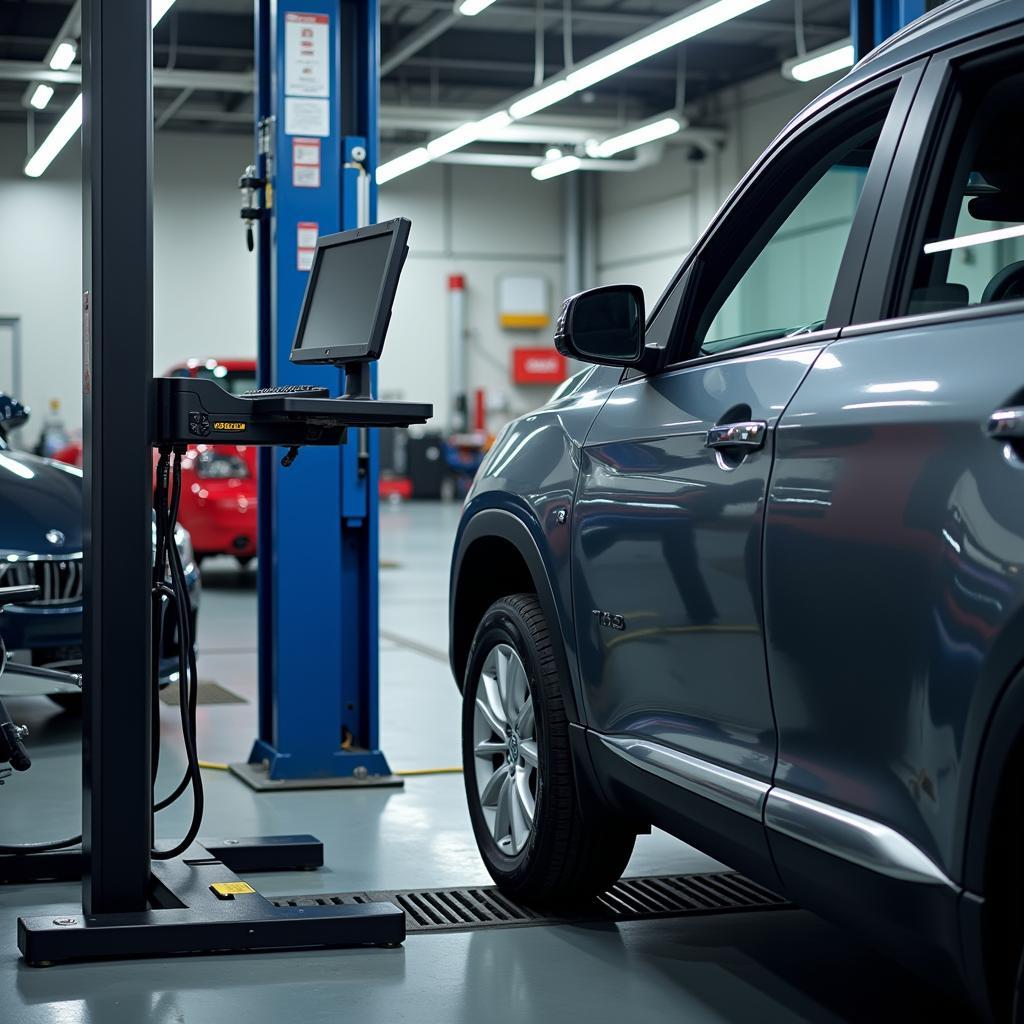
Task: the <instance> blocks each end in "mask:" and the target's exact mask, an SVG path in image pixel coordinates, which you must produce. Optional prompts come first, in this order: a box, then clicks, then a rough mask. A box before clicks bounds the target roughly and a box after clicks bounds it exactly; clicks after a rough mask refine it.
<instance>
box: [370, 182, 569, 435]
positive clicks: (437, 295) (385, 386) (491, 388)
mask: <svg viewBox="0 0 1024 1024" xmlns="http://www.w3.org/2000/svg"><path fill="white" fill-rule="evenodd" d="M561 196H562V189H561V183H560V182H558V181H552V182H537V181H534V180H533V179H532V178H531V177H530V175H529V173H528V172H527V171H525V170H519V169H510V168H487V169H481V168H475V167H461V166H457V165H450V164H430V165H427V166H426V167H423V168H420V169H419V170H417V171H413V172H412V173H411V174H407V175H404V176H403V177H401V178H396V179H395V180H394V181H392V182H389V183H388V184H386V185H385V186H383V188H381V190H380V199H379V216H380V218H381V219H386V218H389V217H397V216H403V217H408V218H410V219H411V220H412V232H411V234H410V236H409V250H410V251H409V260H408V262H407V263H406V266H405V272H404V274H403V277H402V285H401V287H400V288H399V291H398V298H397V301H396V304H395V312H394V319H393V320H392V324H391V330H390V333H389V335H388V346H387V348H386V349H385V353H384V359H383V360H382V362H381V366H380V378H379V380H380V389H381V393H382V394H391V395H393V396H394V397H402V398H406V399H421V398H426V399H428V400H430V401H432V402H433V403H434V406H435V420H436V421H437V422H439V423H440V424H442V425H443V424H444V423H445V422H446V419H447V415H446V410H447V409H448V408H449V407H450V401H451V400H452V396H451V395H450V394H449V391H450V389H449V385H448V382H449V376H450V366H449V357H450V345H449V343H448V339H449V336H450V315H449V312H450V311H449V298H448V291H447V282H448V277H449V275H451V274H463V275H464V276H465V279H466V323H467V328H468V330H467V334H468V379H469V382H470V386H471V388H477V387H483V388H486V389H487V391H488V395H489V401H491V402H496V403H499V404H500V401H501V399H502V398H504V400H505V403H506V405H507V408H506V410H505V411H504V412H502V411H500V410H498V411H496V412H495V414H494V415H493V416H492V417H491V422H490V424H489V425H490V426H491V427H492V429H493V428H494V427H495V426H497V425H498V424H499V423H500V422H502V421H503V420H505V419H508V418H509V417H510V416H511V415H515V414H518V413H520V412H525V411H527V410H529V409H531V408H534V407H535V406H537V405H539V404H540V403H541V402H543V401H545V400H546V399H547V397H548V395H549V393H550V391H551V386H550V385H540V386H520V387H515V386H513V385H512V384H511V367H512V350H513V348H515V347H517V346H537V345H548V344H550V342H551V335H552V327H553V315H554V312H555V311H556V310H557V308H558V305H559V304H560V303H561V300H562V298H563V295H562V291H563V287H562V278H563V263H562V260H563V248H564V247H563V239H562V203H561ZM524 272H525V273H531V274H539V275H542V276H544V277H545V278H547V280H548V281H549V283H550V296H551V305H552V310H551V312H552V326H551V327H547V328H544V329H542V330H538V331H522V330H516V331H509V330H503V329H502V328H501V327H500V326H499V324H498V308H497V287H498V279H499V277H501V275H503V274H509V273H524Z"/></svg>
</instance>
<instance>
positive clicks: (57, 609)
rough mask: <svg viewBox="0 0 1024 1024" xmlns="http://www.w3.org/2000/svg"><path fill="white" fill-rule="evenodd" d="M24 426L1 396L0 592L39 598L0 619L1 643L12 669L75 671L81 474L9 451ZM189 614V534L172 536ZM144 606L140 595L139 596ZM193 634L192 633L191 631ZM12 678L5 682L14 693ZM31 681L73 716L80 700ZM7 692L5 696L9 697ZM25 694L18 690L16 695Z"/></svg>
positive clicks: (169, 638) (167, 672)
mask: <svg viewBox="0 0 1024 1024" xmlns="http://www.w3.org/2000/svg"><path fill="white" fill-rule="evenodd" d="M27 419H28V410H27V409H26V408H25V407H24V406H23V405H22V404H21V403H20V402H17V401H15V400H13V399H11V398H9V397H8V396H6V395H3V394H0V587H12V586H24V585H35V586H38V587H39V588H40V594H39V596H38V597H37V598H36V599H34V600H32V601H29V602H27V603H24V604H16V605H8V606H7V607H6V608H5V609H4V610H3V611H2V612H0V637H2V638H3V641H4V644H5V645H6V647H7V651H8V654H9V655H10V656H11V659H12V661H13V662H19V661H22V662H27V663H29V664H32V665H37V666H48V667H53V668H63V669H67V670H68V671H71V672H78V671H80V665H81V659H82V471H81V470H80V469H77V468H75V467H73V466H67V465H65V464H64V463H62V462H55V461H53V460H52V459H44V458H40V457H38V456H36V455H29V454H26V453H25V452H17V451H14V450H13V449H12V448H11V447H10V444H9V443H8V440H7V436H8V433H9V431H11V430H14V429H16V428H17V427H20V426H21V425H22V424H24V423H25V422H26V420H27ZM175 540H176V541H177V544H178V549H179V551H180V552H181V558H182V564H183V565H184V567H185V571H186V576H187V579H188V584H189V588H190V591H191V594H192V607H193V615H195V614H196V609H198V604H199V591H200V586H199V571H198V569H197V568H196V565H195V559H194V557H193V554H192V543H191V540H190V538H189V535H188V532H187V531H186V530H185V529H184V528H183V527H181V526H178V527H177V529H176V531H175ZM140 600H145V595H140ZM193 635H194V630H193ZM164 636H165V637H166V639H165V642H164V649H163V650H162V651H161V670H160V671H161V682H162V683H164V684H166V683H168V682H170V681H171V680H172V679H173V678H174V674H175V673H176V672H177V669H178V662H177V637H176V630H175V629H174V628H173V627H172V625H171V623H170V622H169V623H168V624H167V629H165V631H164ZM16 678H17V677H16V676H15V674H14V673H11V674H10V675H8V676H5V677H4V679H3V684H2V685H3V686H5V687H8V688H9V687H13V686H16V685H18V684H16V682H15V680H16ZM67 690H68V687H62V686H60V685H59V684H54V685H53V686H52V687H48V686H47V685H46V684H44V683H41V682H39V681H35V682H33V684H32V687H31V690H30V692H33V693H48V695H49V696H50V697H51V699H53V700H54V701H56V702H57V703H58V704H60V705H61V706H62V707H66V708H69V709H75V708H76V707H77V706H78V704H79V703H80V700H79V698H80V694H79V693H73V692H67ZM8 692H9V691H8ZM18 692H24V691H18Z"/></svg>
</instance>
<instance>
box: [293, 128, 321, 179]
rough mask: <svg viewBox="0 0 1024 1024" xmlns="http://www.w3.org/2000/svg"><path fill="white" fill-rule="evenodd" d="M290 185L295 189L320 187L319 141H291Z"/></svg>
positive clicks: (297, 139)
mask: <svg viewBox="0 0 1024 1024" xmlns="http://www.w3.org/2000/svg"><path fill="white" fill-rule="evenodd" d="M292 184H293V185H294V186H295V187H296V188H319V187H320V140H319V139H299V138H296V139H292Z"/></svg>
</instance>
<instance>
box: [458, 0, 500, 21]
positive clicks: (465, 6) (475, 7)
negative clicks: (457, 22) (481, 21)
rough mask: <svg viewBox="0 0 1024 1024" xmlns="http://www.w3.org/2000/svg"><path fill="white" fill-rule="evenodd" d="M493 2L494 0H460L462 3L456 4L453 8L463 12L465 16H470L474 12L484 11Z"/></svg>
mask: <svg viewBox="0 0 1024 1024" xmlns="http://www.w3.org/2000/svg"><path fill="white" fill-rule="evenodd" d="M493 3H494V0H462V3H460V4H458V5H457V6H456V8H455V10H456V11H457V12H458V13H459V14H464V15H465V16H466V17H467V18H472V17H473V15H474V14H479V13H480V12H481V11H486V10H487V8H488V7H490V6H491V4H493Z"/></svg>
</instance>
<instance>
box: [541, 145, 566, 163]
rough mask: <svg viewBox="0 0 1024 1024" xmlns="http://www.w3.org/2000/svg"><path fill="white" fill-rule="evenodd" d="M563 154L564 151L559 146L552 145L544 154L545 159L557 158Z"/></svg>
mask: <svg viewBox="0 0 1024 1024" xmlns="http://www.w3.org/2000/svg"><path fill="white" fill-rule="evenodd" d="M561 155H562V151H561V150H560V149H559V148H558V147H557V146H552V147H551V148H550V149H549V150H547V151H546V152H545V154H544V159H545V160H557V159H558V158H559V157H560V156H561Z"/></svg>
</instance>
